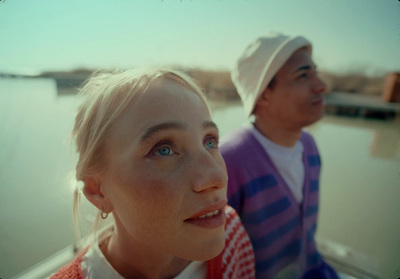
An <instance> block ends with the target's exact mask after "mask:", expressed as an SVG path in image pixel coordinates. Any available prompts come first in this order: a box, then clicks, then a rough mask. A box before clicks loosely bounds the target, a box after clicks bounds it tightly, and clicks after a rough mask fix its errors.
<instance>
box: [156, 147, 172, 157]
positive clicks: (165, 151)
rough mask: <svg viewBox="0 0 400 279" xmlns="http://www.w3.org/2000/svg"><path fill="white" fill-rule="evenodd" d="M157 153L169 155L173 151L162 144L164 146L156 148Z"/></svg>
mask: <svg viewBox="0 0 400 279" xmlns="http://www.w3.org/2000/svg"><path fill="white" fill-rule="evenodd" d="M157 153H158V154H159V155H161V156H169V155H172V154H173V151H172V149H171V148H169V147H166V146H164V147H161V148H158V149H157Z"/></svg>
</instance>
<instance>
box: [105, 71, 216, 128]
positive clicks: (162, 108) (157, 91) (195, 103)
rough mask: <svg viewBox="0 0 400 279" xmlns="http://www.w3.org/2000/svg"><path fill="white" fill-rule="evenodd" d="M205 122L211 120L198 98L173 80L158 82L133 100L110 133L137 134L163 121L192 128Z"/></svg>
mask: <svg viewBox="0 0 400 279" xmlns="http://www.w3.org/2000/svg"><path fill="white" fill-rule="evenodd" d="M207 119H211V117H210V113H209V111H208V108H207V106H206V104H205V103H204V102H203V100H202V99H201V98H200V96H198V95H197V94H196V93H195V92H194V91H193V90H191V89H190V88H188V87H185V86H183V85H182V84H180V83H178V82H176V81H174V80H169V79H162V80H159V81H155V82H154V83H152V84H151V85H150V86H149V87H148V88H147V90H146V92H144V93H143V94H139V95H138V96H135V98H133V100H132V101H131V102H130V104H129V105H128V106H127V108H126V110H125V111H124V112H123V113H122V114H121V116H120V117H118V118H117V119H116V121H115V123H114V125H113V126H114V127H113V129H112V131H113V133H114V132H116V135H120V134H121V133H122V134H123V133H124V132H123V131H124V130H127V129H129V130H130V131H131V132H133V131H135V132H136V133H137V134H139V133H142V132H143V131H144V130H147V129H148V128H149V127H151V126H154V125H157V124H159V123H163V122H180V123H187V125H189V126H192V125H196V124H195V123H196V122H198V123H203V122H204V121H206V120H207Z"/></svg>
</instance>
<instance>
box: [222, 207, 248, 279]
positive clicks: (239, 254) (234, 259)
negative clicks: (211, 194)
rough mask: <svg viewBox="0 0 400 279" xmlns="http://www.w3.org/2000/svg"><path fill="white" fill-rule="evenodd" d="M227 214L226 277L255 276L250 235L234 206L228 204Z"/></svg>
mask: <svg viewBox="0 0 400 279" xmlns="http://www.w3.org/2000/svg"><path fill="white" fill-rule="evenodd" d="M225 214H226V225H225V238H226V241H225V249H224V252H223V255H222V266H223V270H224V278H254V274H255V262H254V251H253V246H252V245H251V241H250V238H249V235H248V234H247V232H246V230H245V228H244V226H243V224H242V221H241V220H240V218H239V215H238V214H237V213H236V211H235V210H234V209H233V208H232V207H230V206H226V208H225Z"/></svg>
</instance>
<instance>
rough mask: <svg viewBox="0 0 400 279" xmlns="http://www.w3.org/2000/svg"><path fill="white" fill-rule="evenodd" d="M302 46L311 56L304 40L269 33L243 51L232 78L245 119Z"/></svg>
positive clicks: (309, 48)
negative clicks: (277, 74) (271, 82)
mask: <svg viewBox="0 0 400 279" xmlns="http://www.w3.org/2000/svg"><path fill="white" fill-rule="evenodd" d="M302 47H307V49H308V50H309V52H310V55H311V52H312V47H311V43H310V42H309V41H308V40H307V39H305V38H303V37H289V36H286V35H283V34H280V33H269V34H267V35H266V36H263V37H260V38H257V39H256V40H255V41H254V42H252V43H251V44H250V45H249V46H248V47H247V48H246V49H245V51H244V53H243V54H242V56H241V57H240V58H239V60H238V61H237V63H236V66H235V68H234V69H233V71H232V73H231V78H232V81H233V84H234V85H235V87H236V90H237V91H238V93H239V96H240V98H241V99H242V102H243V106H244V110H245V113H246V116H250V115H251V114H252V113H253V110H254V107H255V104H256V102H257V100H258V97H259V96H260V95H261V93H262V92H263V91H264V90H265V88H266V87H267V85H268V84H269V83H270V81H271V80H272V78H273V77H274V76H275V75H276V73H277V72H278V71H279V70H280V68H281V67H282V66H283V64H285V62H286V61H287V60H288V59H289V58H290V56H291V55H292V54H293V53H294V52H295V51H296V50H298V49H299V48H302Z"/></svg>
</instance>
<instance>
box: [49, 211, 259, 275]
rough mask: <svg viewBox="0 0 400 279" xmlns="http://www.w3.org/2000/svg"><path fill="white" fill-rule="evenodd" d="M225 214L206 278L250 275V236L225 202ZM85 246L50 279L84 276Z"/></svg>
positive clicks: (253, 270) (252, 266)
mask: <svg viewBox="0 0 400 279" xmlns="http://www.w3.org/2000/svg"><path fill="white" fill-rule="evenodd" d="M225 214H226V225H225V239H226V240H225V248H224V250H223V251H222V253H221V254H220V255H219V256H217V257H215V258H213V259H211V260H209V261H207V279H253V278H255V274H254V273H255V269H254V253H253V248H252V246H251V243H250V239H249V236H248V235H247V233H246V231H245V230H244V227H243V225H242V222H241V221H240V218H239V216H238V215H237V213H236V211H235V210H234V209H233V208H231V207H229V206H227V207H226V208H225ZM87 250H88V248H86V249H85V250H83V251H82V252H81V253H80V254H79V255H78V256H77V257H76V258H75V260H73V261H72V262H71V263H70V264H68V265H66V266H64V267H62V268H61V269H60V270H59V271H58V272H57V273H56V274H55V275H53V276H52V277H51V279H84V277H83V274H82V270H81V262H82V257H83V255H85V253H86V252H87Z"/></svg>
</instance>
